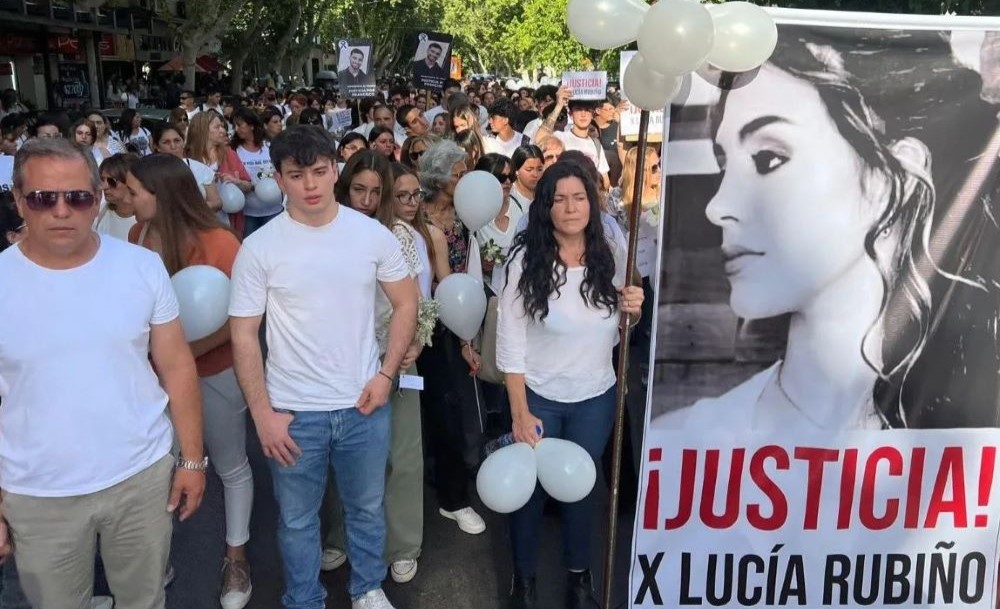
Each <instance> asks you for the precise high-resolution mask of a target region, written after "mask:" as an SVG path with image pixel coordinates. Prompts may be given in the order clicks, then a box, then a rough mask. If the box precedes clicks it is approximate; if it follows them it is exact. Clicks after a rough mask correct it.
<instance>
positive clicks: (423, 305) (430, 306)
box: [375, 298, 441, 350]
mask: <svg viewBox="0 0 1000 609" xmlns="http://www.w3.org/2000/svg"><path fill="white" fill-rule="evenodd" d="M440 307H441V305H439V304H438V302H437V301H436V300H434V299H433V298H421V299H420V306H419V308H418V309H417V332H416V335H415V336H414V338H413V342H415V343H417V344H418V345H423V346H424V347H430V346H432V344H433V343H432V342H431V338H432V337H433V336H434V326H435V325H436V324H437V320H438V311H439V310H440ZM391 320H392V313H391V312H389V313H386V314H385V315H384V316H383V317H382V319H381V320H379V324H378V326H377V327H376V328H375V339H376V340H377V341H378V344H379V346H380V347H381V348H382V349H383V350H384V349H385V348H386V346H387V344H388V341H389V322H390V321H391Z"/></svg>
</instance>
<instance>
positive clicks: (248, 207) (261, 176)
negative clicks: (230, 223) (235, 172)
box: [230, 108, 284, 239]
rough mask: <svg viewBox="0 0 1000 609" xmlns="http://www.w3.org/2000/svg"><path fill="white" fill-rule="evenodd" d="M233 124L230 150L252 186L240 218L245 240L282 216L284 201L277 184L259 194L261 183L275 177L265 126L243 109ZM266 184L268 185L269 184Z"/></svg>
mask: <svg viewBox="0 0 1000 609" xmlns="http://www.w3.org/2000/svg"><path fill="white" fill-rule="evenodd" d="M233 122H235V123H236V132H235V133H234V134H233V138H232V141H231V142H230V147H231V148H232V149H233V150H235V151H236V155H237V156H238V157H239V158H240V161H241V162H242V163H243V166H244V167H245V168H246V170H247V173H248V174H249V175H250V181H251V182H252V183H253V188H251V189H250V190H249V191H248V192H247V193H246V202H245V206H244V208H243V215H244V216H245V218H246V220H245V223H244V227H243V238H244V239H245V238H246V237H248V236H250V235H251V234H252V233H253V232H254V231H255V230H257V229H258V228H260V227H261V226H264V225H265V224H267V223H268V222H269V221H271V220H272V219H273V218H274V217H275V216H277V215H278V214H280V213H281V212H282V210H283V209H284V207H282V205H281V201H282V199H283V197H282V195H281V190H280V189H278V188H277V184H274V185H273V187H271V188H270V189H269V190H265V191H263V192H261V191H259V190H258V187H259V186H260V184H261V182H262V181H264V180H269V179H270V178H271V176H273V175H274V165H272V164H271V154H270V146H269V145H268V143H267V135H266V134H265V132H264V122H263V121H261V120H260V117H259V116H258V115H257V113H256V112H254V111H253V110H249V109H246V108H240V109H238V110H236V112H235V114H234V121H233ZM271 182H273V180H271ZM268 184H269V185H270V182H269V183H268Z"/></svg>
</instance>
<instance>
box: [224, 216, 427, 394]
mask: <svg viewBox="0 0 1000 609" xmlns="http://www.w3.org/2000/svg"><path fill="white" fill-rule="evenodd" d="M408 276H409V269H408V268H407V266H406V261H405V260H404V259H403V252H402V250H401V248H400V246H399V241H397V240H396V237H395V236H394V235H393V234H392V233H391V232H390V231H389V229H387V228H385V227H384V226H382V225H381V224H379V223H378V221H377V220H373V219H371V218H368V217H366V216H365V215H364V214H361V213H359V212H357V211H354V210H353V209H350V208H348V207H346V206H343V205H341V206H340V208H339V210H338V211H337V217H336V218H334V220H333V222H331V223H329V224H327V225H325V226H320V227H311V226H306V225H305V224H301V223H299V222H296V221H295V220H293V219H292V217H291V216H290V215H289V214H288V212H285V213H283V214H281V215H279V216H278V217H277V218H275V219H274V220H272V221H271V222H268V223H267V224H266V225H264V226H263V227H262V228H260V229H259V230H257V231H256V232H254V233H253V234H252V235H250V236H249V237H247V239H246V241H245V242H244V243H243V247H242V248H240V252H239V254H238V255H237V256H236V262H235V264H234V266H233V281H232V286H233V287H232V296H231V298H230V302H229V314H230V315H232V316H234V317H256V316H258V315H263V314H264V312H265V311H266V312H267V345H268V355H267V392H268V395H269V396H270V398H271V403H272V405H273V406H274V407H275V408H283V409H287V410H311V411H330V410H343V409H345V408H353V407H354V406H355V404H356V403H357V400H358V397H360V395H361V390H362V389H363V388H364V386H365V384H366V383H367V382H368V381H369V380H371V378H372V377H373V376H375V374H377V373H378V369H379V365H380V364H379V359H378V355H379V353H378V344H377V342H376V340H375V323H374V322H375V316H374V315H373V311H375V291H376V289H377V288H378V282H394V281H400V280H402V279H405V278H406V277H408Z"/></svg>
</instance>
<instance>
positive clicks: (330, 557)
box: [319, 548, 347, 571]
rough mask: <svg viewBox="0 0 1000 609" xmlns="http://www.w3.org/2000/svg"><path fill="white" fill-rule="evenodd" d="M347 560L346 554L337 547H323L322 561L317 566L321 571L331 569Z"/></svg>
mask: <svg viewBox="0 0 1000 609" xmlns="http://www.w3.org/2000/svg"><path fill="white" fill-rule="evenodd" d="M345 562H347V554H344V553H343V552H342V551H340V550H338V549H337V548H323V561H322V562H321V563H320V565H319V568H320V570H321V571H333V570H334V569H338V568H340V567H341V566H343V564H344V563H345Z"/></svg>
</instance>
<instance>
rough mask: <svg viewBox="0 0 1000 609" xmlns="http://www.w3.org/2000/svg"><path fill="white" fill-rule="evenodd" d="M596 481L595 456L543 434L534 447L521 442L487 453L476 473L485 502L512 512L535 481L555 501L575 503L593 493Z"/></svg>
mask: <svg viewBox="0 0 1000 609" xmlns="http://www.w3.org/2000/svg"><path fill="white" fill-rule="evenodd" d="M596 481H597V468H596V466H595V465H594V460H593V459H591V458H590V455H589V454H587V451H585V450H584V449H583V448H582V447H581V446H580V445H578V444H574V443H573V442H569V441H567V440H560V439H558V438H542V440H541V441H540V442H538V444H536V445H535V448H534V450H532V448H531V446H529V445H527V444H525V443H523V442H518V443H517V444H512V445H510V446H507V447H505V448H501V449H500V450H498V451H496V452H495V453H493V454H491V455H490V456H489V457H487V458H486V460H485V461H483V464H482V465H481V466H480V468H479V473H478V474H477V475H476V491H478V493H479V498H480V499H481V500H482V501H483V505H485V506H486V507H488V508H490V509H491V510H493V511H494V512H497V513H500V514H509V513H511V512H515V511H517V510H519V509H521V508H522V507H524V506H525V504H527V503H528V500H530V499H531V495H532V494H534V492H535V485H536V484H541V485H542V488H543V489H544V490H545V492H546V493H548V494H549V496H550V497H552V498H553V499H555V500H556V501H562V502H563V503H575V502H577V501H580V500H581V499H583V498H584V497H586V496H587V495H589V494H590V491H591V490H593V488H594V483H595V482H596Z"/></svg>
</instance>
